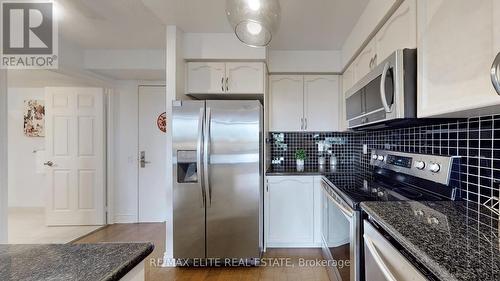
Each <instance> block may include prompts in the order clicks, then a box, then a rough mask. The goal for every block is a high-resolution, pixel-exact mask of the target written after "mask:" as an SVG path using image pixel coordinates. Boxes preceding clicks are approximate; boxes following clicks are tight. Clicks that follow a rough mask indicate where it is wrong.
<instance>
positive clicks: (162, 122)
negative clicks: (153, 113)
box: [156, 112, 167, 133]
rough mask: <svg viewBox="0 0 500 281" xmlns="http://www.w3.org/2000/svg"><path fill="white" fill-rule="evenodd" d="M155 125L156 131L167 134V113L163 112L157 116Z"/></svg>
mask: <svg viewBox="0 0 500 281" xmlns="http://www.w3.org/2000/svg"><path fill="white" fill-rule="evenodd" d="M156 125H158V129H160V131H162V132H164V133H166V132H167V113H166V112H163V113H162V114H160V115H159V116H158V119H156Z"/></svg>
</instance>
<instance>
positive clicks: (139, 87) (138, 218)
mask: <svg viewBox="0 0 500 281" xmlns="http://www.w3.org/2000/svg"><path fill="white" fill-rule="evenodd" d="M141 87H145V88H147V87H164V88H165V91H166V88H167V85H166V84H156V83H152V84H146V83H139V84H137V148H136V156H137V183H136V194H137V198H136V209H137V212H136V214H135V221H136V223H141V221H140V217H139V207H140V206H139V195H140V194H139V184H140V182H139V173H140V169H141V167H140V163H139V153H141V151H140V149H141V148H140V144H139V142H140V138H139V126H140V124H139V122H140V117H139V112H140V104H139V102H140V94H141V93H140V89H141ZM165 110H166V109H165ZM165 145H166V144H165Z"/></svg>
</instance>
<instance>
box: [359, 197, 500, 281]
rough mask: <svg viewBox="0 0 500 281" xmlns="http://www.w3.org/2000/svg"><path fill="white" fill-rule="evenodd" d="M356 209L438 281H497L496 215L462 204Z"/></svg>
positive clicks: (499, 271) (499, 267)
mask: <svg viewBox="0 0 500 281" xmlns="http://www.w3.org/2000/svg"><path fill="white" fill-rule="evenodd" d="M361 208H362V209H363V210H364V211H365V212H366V213H367V214H368V215H370V217H371V218H372V219H373V220H374V221H375V222H376V223H378V224H379V225H380V227H382V228H383V229H384V230H385V231H386V232H387V233H388V234H389V235H390V236H392V238H393V239H395V240H396V241H397V242H398V243H399V244H401V246H402V247H403V248H405V249H406V250H407V251H408V252H409V253H410V254H411V255H412V256H414V257H415V258H416V259H417V260H418V261H419V262H420V263H421V264H422V265H423V266H425V267H426V268H427V269H428V270H429V271H430V272H432V273H433V274H434V275H435V276H437V277H438V278H439V279H440V280H443V281H452V280H464V281H465V280H467V281H472V280H481V281H489V280H491V281H498V280H500V249H499V243H500V240H499V237H500V230H499V226H498V215H497V214H495V213H493V212H491V211H489V210H488V209H486V208H484V207H481V206H478V205H477V204H474V203H466V202H412V201H406V202H363V203H362V204H361Z"/></svg>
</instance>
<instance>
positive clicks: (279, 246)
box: [266, 243, 321, 249]
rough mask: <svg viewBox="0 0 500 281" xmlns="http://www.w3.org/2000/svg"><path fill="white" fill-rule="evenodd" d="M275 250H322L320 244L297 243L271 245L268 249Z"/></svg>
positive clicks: (268, 245)
mask: <svg viewBox="0 0 500 281" xmlns="http://www.w3.org/2000/svg"><path fill="white" fill-rule="evenodd" d="M273 248H321V245H320V244H314V243H313V244H297V243H269V244H267V245H266V249H273Z"/></svg>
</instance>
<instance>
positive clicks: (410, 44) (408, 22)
mask: <svg viewBox="0 0 500 281" xmlns="http://www.w3.org/2000/svg"><path fill="white" fill-rule="evenodd" d="M416 2H417V0H405V1H404V2H403V3H402V4H401V5H400V6H399V7H398V9H397V10H396V11H395V12H394V13H393V14H392V15H391V17H390V18H389V19H388V20H387V21H386V22H385V23H384V25H383V26H382V27H381V28H380V30H379V31H378V32H377V34H375V36H374V37H373V38H372V39H371V40H370V42H369V43H368V44H367V45H366V47H365V48H364V49H363V50H362V51H361V52H360V53H359V55H358V56H357V57H356V58H355V59H354V60H353V62H352V63H351V64H350V66H349V68H348V69H347V70H346V71H345V72H344V74H343V76H344V77H343V78H342V80H343V86H342V89H343V93H344V94H345V92H346V91H347V90H349V89H350V88H351V87H352V86H353V85H354V84H356V83H357V82H359V80H361V79H362V78H363V77H364V76H365V75H366V74H368V73H369V72H370V71H371V70H372V69H374V68H375V67H376V66H377V65H378V64H379V63H380V62H382V61H383V60H385V59H386V58H387V57H389V55H391V54H392V53H393V52H394V51H396V50H398V49H405V48H411V49H413V48H416V47H417V6H416V5H417V4H416Z"/></svg>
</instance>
